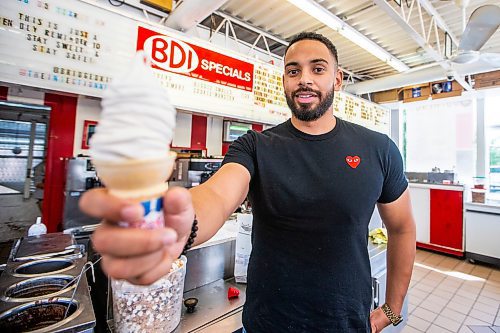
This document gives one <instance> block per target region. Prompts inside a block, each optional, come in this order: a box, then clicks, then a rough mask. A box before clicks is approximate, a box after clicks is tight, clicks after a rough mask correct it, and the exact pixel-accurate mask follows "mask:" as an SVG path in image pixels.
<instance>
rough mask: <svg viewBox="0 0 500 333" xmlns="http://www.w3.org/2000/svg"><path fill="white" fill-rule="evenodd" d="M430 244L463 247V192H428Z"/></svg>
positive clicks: (455, 247)
mask: <svg viewBox="0 0 500 333" xmlns="http://www.w3.org/2000/svg"><path fill="white" fill-rule="evenodd" d="M430 191H431V192H430V210H431V211H430V213H431V214H430V243H432V244H435V245H441V246H445V247H449V248H452V249H461V248H462V247H463V230H464V227H463V205H462V203H463V192H461V191H446V190H436V189H431V190H430Z"/></svg>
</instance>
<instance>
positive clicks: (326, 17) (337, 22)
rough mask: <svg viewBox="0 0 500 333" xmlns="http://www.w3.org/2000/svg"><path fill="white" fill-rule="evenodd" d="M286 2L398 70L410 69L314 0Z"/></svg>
mask: <svg viewBox="0 0 500 333" xmlns="http://www.w3.org/2000/svg"><path fill="white" fill-rule="evenodd" d="M288 2H290V3H291V4H293V5H294V6H296V7H297V8H299V9H301V10H302V11H304V12H306V13H307V14H309V15H311V16H312V17H314V18H315V19H317V20H318V21H320V22H322V23H323V24H325V25H327V26H328V27H330V28H331V29H333V30H335V31H337V32H338V33H339V34H341V35H342V36H344V37H345V38H347V39H349V40H350V41H351V42H353V43H354V44H357V45H358V46H359V47H361V48H363V49H365V50H366V51H367V52H369V53H371V54H373V55H374V56H375V57H377V58H378V59H380V60H382V61H383V62H385V63H387V64H388V65H389V66H391V67H392V68H394V69H396V70H397V71H398V72H404V71H407V70H409V69H410V68H409V67H408V66H407V65H406V64H405V63H404V62H402V61H401V60H399V59H397V58H395V57H394V56H393V55H392V54H390V53H389V52H387V51H386V50H384V49H383V48H382V47H380V46H379V45H377V44H376V43H375V42H373V41H372V40H370V39H369V38H368V37H366V36H365V35H363V34H362V33H360V32H359V31H357V30H356V29H354V28H353V27H351V26H350V25H348V24H347V23H345V22H344V21H342V20H341V19H340V18H338V17H337V16H335V15H333V14H332V13H331V12H330V11H328V10H327V9H326V8H324V7H323V6H321V5H320V4H318V3H317V2H315V1H314V0H288Z"/></svg>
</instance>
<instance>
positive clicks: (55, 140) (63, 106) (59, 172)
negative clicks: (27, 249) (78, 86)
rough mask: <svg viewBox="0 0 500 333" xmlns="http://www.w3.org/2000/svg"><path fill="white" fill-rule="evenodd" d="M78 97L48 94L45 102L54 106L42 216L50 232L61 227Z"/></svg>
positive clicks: (48, 145) (50, 125) (49, 136)
mask: <svg viewBox="0 0 500 333" xmlns="http://www.w3.org/2000/svg"><path fill="white" fill-rule="evenodd" d="M77 100H78V99H77V97H73V96H64V95H58V94H49V93H46V94H45V101H44V104H45V105H48V106H50V107H51V108H52V109H51V111H50V122H49V128H48V131H49V135H48V142H47V158H46V165H45V187H44V195H43V207H42V219H43V221H44V223H45V224H46V225H47V229H48V231H49V232H56V231H60V230H61V229H62V217H63V208H64V185H65V181H66V163H65V158H70V157H72V156H73V141H74V136H75V120H76V106H77Z"/></svg>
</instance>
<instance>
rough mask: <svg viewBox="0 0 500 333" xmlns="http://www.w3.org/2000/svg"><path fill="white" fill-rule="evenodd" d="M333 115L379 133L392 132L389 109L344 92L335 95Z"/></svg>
mask: <svg viewBox="0 0 500 333" xmlns="http://www.w3.org/2000/svg"><path fill="white" fill-rule="evenodd" d="M333 114H334V115H335V116H337V117H339V118H342V119H344V120H347V121H350V122H353V123H356V124H359V125H361V126H364V127H367V128H369V129H372V130H374V131H377V132H381V133H384V134H389V133H390V131H391V117H390V111H389V110H388V109H386V108H384V107H382V106H380V105H378V104H376V103H372V102H370V101H367V100H365V99H362V98H359V97H356V96H353V95H351V94H348V93H345V92H343V91H340V92H336V93H335V99H334V100H333Z"/></svg>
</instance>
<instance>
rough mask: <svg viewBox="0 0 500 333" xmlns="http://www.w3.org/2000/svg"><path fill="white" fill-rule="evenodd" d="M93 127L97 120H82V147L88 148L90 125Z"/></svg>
mask: <svg viewBox="0 0 500 333" xmlns="http://www.w3.org/2000/svg"><path fill="white" fill-rule="evenodd" d="M92 126H93V127H94V128H95V126H97V121H95V120H85V121H84V122H83V133H82V145H81V147H82V149H89V148H90V144H89V140H90V137H89V136H90V135H89V134H90V129H91V127H92Z"/></svg>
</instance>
